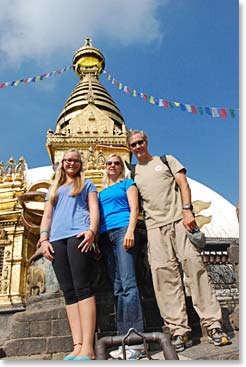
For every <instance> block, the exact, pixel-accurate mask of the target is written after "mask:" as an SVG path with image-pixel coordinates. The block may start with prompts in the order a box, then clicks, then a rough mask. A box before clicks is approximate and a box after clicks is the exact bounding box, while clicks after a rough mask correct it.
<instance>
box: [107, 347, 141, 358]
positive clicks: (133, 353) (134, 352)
mask: <svg viewBox="0 0 246 367" xmlns="http://www.w3.org/2000/svg"><path fill="white" fill-rule="evenodd" d="M109 355H110V356H111V357H112V358H113V359H124V356H123V349H122V346H120V347H119V348H118V349H116V350H113V351H112V352H110V353H109ZM144 357H146V353H145V351H144V350H141V349H126V359H128V360H134V359H135V360H136V359H141V358H144Z"/></svg>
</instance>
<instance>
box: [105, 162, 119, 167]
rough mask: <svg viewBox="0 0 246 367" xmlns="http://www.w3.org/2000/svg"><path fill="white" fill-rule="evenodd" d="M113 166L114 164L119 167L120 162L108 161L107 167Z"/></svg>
mask: <svg viewBox="0 0 246 367" xmlns="http://www.w3.org/2000/svg"><path fill="white" fill-rule="evenodd" d="M112 164H114V165H115V166H119V165H120V162H119V161H115V162H113V161H108V162H106V166H112Z"/></svg>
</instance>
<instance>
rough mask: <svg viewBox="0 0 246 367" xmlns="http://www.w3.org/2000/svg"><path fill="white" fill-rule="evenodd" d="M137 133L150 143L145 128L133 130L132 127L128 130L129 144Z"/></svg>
mask: <svg viewBox="0 0 246 367" xmlns="http://www.w3.org/2000/svg"><path fill="white" fill-rule="evenodd" d="M135 134H140V135H141V136H142V138H143V140H145V141H146V143H148V135H147V134H146V132H145V131H143V130H132V129H130V130H128V132H127V144H128V146H129V145H130V144H129V139H130V138H131V137H132V136H133V135H135Z"/></svg>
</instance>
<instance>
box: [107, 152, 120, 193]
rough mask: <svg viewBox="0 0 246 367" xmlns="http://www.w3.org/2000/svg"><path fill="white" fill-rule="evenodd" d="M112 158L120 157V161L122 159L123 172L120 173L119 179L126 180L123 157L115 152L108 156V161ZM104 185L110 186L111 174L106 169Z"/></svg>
mask: <svg viewBox="0 0 246 367" xmlns="http://www.w3.org/2000/svg"><path fill="white" fill-rule="evenodd" d="M110 158H118V159H119V161H120V166H121V172H120V175H119V181H123V180H125V165H124V162H123V160H122V158H121V157H120V156H119V155H118V154H116V153H113V154H110V155H109V156H108V158H107V161H109V160H110ZM103 181H104V187H108V186H109V176H108V174H107V171H106V170H105V173H104V180H103Z"/></svg>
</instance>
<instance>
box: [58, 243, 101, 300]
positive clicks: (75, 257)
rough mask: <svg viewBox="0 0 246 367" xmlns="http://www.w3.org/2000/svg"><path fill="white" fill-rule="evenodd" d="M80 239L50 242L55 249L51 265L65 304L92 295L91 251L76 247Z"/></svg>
mask: <svg viewBox="0 0 246 367" xmlns="http://www.w3.org/2000/svg"><path fill="white" fill-rule="evenodd" d="M82 240H83V238H76V237H70V238H65V239H62V240H58V241H54V242H51V244H52V246H53V248H54V251H55V254H54V255H53V256H54V260H53V262H52V265H53V268H54V271H55V274H56V277H57V280H58V283H59V285H60V288H61V290H62V292H63V294H64V298H65V302H66V305H71V304H73V303H77V302H79V301H82V300H83V299H86V298H89V297H91V296H93V295H94V292H93V289H92V287H91V279H92V276H93V274H91V269H93V267H92V266H91V263H92V261H93V253H92V252H91V251H88V252H81V251H80V249H78V245H79V244H80V242H81V241H82Z"/></svg>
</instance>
